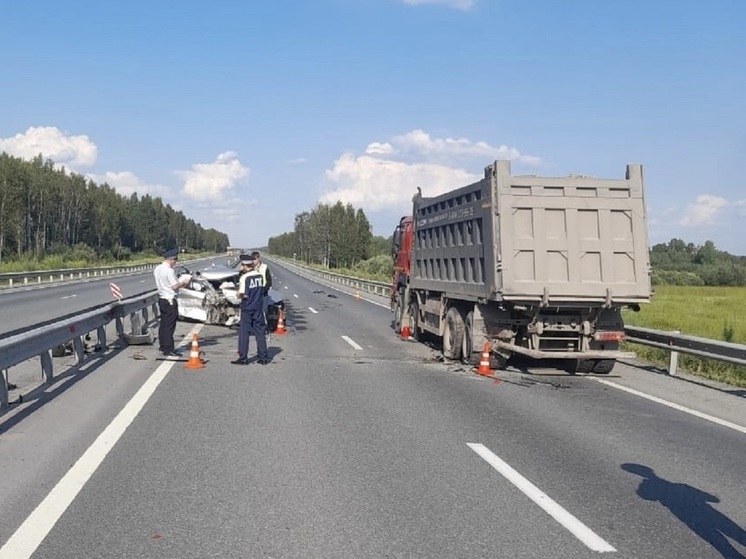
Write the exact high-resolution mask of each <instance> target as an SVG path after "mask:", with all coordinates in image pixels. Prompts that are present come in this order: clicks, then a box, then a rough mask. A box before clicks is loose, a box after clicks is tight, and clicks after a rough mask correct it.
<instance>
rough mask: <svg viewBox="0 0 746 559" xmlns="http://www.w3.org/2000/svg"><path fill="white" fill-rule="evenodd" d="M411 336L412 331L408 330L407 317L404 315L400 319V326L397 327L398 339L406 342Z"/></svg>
mask: <svg viewBox="0 0 746 559" xmlns="http://www.w3.org/2000/svg"><path fill="white" fill-rule="evenodd" d="M411 336H412V331H411V329H410V328H409V316H408V315H406V314H405V315H404V316H402V318H401V325H400V326H399V337H400V338H401V339H402V340H408V339H409V338H410V337H411Z"/></svg>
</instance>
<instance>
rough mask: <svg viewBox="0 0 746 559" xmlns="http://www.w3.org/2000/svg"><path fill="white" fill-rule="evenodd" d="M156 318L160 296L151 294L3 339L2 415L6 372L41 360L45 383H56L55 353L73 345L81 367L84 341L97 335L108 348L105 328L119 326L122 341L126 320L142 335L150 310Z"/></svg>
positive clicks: (0, 344)
mask: <svg viewBox="0 0 746 559" xmlns="http://www.w3.org/2000/svg"><path fill="white" fill-rule="evenodd" d="M149 307H150V308H151V309H152V312H153V316H154V317H155V316H158V293H157V291H152V292H149V293H145V294H142V295H138V296H135V297H131V298H129V299H124V300H122V301H119V302H116V303H111V304H110V305H107V306H104V307H99V308H96V309H93V310H88V311H84V312H82V313H81V314H77V315H74V316H72V317H68V318H66V319H63V320H60V321H58V322H54V323H52V324H47V325H44V326H42V327H38V328H34V329H30V330H27V331H25V332H22V333H19V334H15V335H12V336H8V337H7V338H3V339H0V372H2V373H3V376H2V378H1V379H0V412H1V411H4V410H6V409H7V408H8V405H9V397H8V383H7V370H8V369H9V368H10V367H12V366H14V365H17V364H19V363H22V362H24V361H27V360H29V359H33V358H34V357H39V358H40V359H41V368H42V374H43V375H44V379H45V382H46V383H47V384H50V383H51V382H52V380H53V379H54V366H53V364H52V350H53V349H54V348H56V347H58V346H64V345H67V344H69V343H71V342H72V347H73V353H74V355H75V359H76V364H80V363H81V362H82V361H83V359H84V357H85V344H84V337H85V336H86V335H88V334H89V333H91V332H94V331H95V332H96V336H97V340H96V343H97V345H98V346H99V347H102V348H105V347H106V328H105V327H106V325H107V324H109V323H110V322H112V321H115V322H116V332H117V336H118V337H119V338H123V337H125V331H124V319H125V318H127V317H129V318H130V325H131V329H132V332H133V333H135V334H139V333H141V332H139V330H141V328H142V325H147V324H148V323H149V321H150V320H149V316H150V314H149V312H148V308H149Z"/></svg>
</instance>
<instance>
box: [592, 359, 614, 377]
mask: <svg viewBox="0 0 746 559" xmlns="http://www.w3.org/2000/svg"><path fill="white" fill-rule="evenodd" d="M614 365H616V359H598V360H597V361H596V362H595V363H594V364H593V373H594V374H596V375H608V374H609V373H610V372H611V370H612V369H613V368H614Z"/></svg>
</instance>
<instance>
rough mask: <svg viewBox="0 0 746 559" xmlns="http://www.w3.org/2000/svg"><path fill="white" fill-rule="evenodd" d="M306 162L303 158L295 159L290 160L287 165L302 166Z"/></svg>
mask: <svg viewBox="0 0 746 559" xmlns="http://www.w3.org/2000/svg"><path fill="white" fill-rule="evenodd" d="M307 161H308V160H307V159H306V158H305V157H296V158H295V159H290V160H289V161H288V165H303V164H304V163H306V162H307Z"/></svg>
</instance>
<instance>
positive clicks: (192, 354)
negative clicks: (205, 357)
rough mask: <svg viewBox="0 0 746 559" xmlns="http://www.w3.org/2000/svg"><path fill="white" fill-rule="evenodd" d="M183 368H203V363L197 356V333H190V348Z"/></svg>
mask: <svg viewBox="0 0 746 559" xmlns="http://www.w3.org/2000/svg"><path fill="white" fill-rule="evenodd" d="M184 368H185V369H204V368H205V364H204V363H202V359H201V358H200V356H199V344H198V343H197V334H192V349H191V350H190V351H189V360H188V361H187V362H186V363H184Z"/></svg>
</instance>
